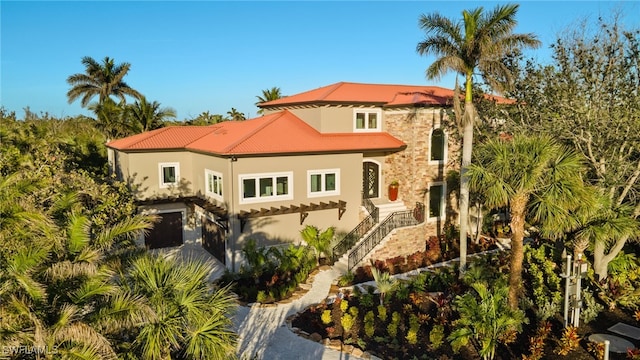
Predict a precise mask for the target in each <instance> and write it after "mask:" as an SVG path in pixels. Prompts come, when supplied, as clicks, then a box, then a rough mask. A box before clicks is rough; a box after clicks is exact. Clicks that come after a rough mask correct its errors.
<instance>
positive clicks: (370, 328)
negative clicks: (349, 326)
mask: <svg viewBox="0 0 640 360" xmlns="http://www.w3.org/2000/svg"><path fill="white" fill-rule="evenodd" d="M375 331H376V327H375V315H374V313H373V311H369V312H367V314H366V315H365V316H364V333H365V335H367V336H368V337H373V334H374V333H375Z"/></svg>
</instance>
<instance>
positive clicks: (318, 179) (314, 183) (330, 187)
mask: <svg viewBox="0 0 640 360" xmlns="http://www.w3.org/2000/svg"><path fill="white" fill-rule="evenodd" d="M333 195H340V169H327V170H309V171H307V196H308V197H318V196H333Z"/></svg>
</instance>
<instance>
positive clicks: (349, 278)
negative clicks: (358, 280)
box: [338, 271, 356, 287]
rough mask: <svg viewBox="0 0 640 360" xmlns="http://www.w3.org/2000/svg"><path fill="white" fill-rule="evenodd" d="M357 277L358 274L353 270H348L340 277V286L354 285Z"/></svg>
mask: <svg viewBox="0 0 640 360" xmlns="http://www.w3.org/2000/svg"><path fill="white" fill-rule="evenodd" d="M355 277H356V275H355V274H354V273H352V272H351V271H349V272H347V273H346V274H344V275H342V276H340V278H339V279H338V286H343V287H344V286H349V285H352V284H353V280H354V279H355Z"/></svg>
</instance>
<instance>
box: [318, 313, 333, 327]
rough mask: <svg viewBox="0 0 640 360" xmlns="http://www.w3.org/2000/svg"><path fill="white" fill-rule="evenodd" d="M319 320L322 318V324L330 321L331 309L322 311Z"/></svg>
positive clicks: (327, 323)
mask: <svg viewBox="0 0 640 360" xmlns="http://www.w3.org/2000/svg"><path fill="white" fill-rule="evenodd" d="M320 320H322V323H323V324H325V325H329V324H330V323H331V310H325V311H323V312H322V315H320Z"/></svg>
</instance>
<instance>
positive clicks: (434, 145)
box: [429, 129, 447, 162]
mask: <svg viewBox="0 0 640 360" xmlns="http://www.w3.org/2000/svg"><path fill="white" fill-rule="evenodd" d="M430 144H431V147H430V149H429V161H431V162H444V161H446V156H447V135H446V134H445V133H444V131H443V130H442V129H434V130H433V131H432V132H431V143H430Z"/></svg>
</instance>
